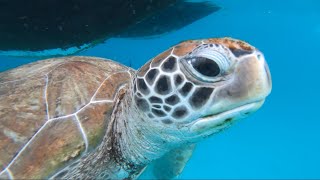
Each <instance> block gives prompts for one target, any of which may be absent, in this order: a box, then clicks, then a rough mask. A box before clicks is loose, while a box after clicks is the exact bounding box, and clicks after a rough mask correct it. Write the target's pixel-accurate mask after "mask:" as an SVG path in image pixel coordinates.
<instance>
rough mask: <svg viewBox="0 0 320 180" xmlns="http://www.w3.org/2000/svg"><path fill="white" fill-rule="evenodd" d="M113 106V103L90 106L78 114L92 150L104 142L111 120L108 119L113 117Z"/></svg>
mask: <svg viewBox="0 0 320 180" xmlns="http://www.w3.org/2000/svg"><path fill="white" fill-rule="evenodd" d="M112 106H113V103H111V102H107V103H97V104H90V105H89V106H87V107H86V108H84V109H83V110H82V111H80V112H79V113H78V114H77V116H78V118H79V121H80V122H81V124H82V126H83V128H84V131H85V132H86V135H87V139H88V143H89V144H88V146H89V149H90V150H91V149H94V148H96V147H97V146H98V145H99V144H100V142H101V141H102V139H103V136H104V134H105V132H106V129H107V128H106V127H107V125H108V123H109V120H110V119H106V117H110V116H111V113H112Z"/></svg>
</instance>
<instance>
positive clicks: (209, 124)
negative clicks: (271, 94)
mask: <svg viewBox="0 0 320 180" xmlns="http://www.w3.org/2000/svg"><path fill="white" fill-rule="evenodd" d="M263 103H264V99H263V100H259V101H255V102H251V103H247V104H244V105H241V106H238V107H235V108H232V109H229V110H226V111H223V112H219V113H215V114H210V115H207V116H203V117H201V118H199V119H198V120H196V121H195V122H194V123H193V124H192V125H191V127H190V131H191V132H194V133H197V134H198V133H203V132H206V133H209V134H212V133H214V132H216V131H220V130H222V129H224V128H226V127H228V126H229V125H230V124H231V123H232V122H234V121H235V120H237V119H242V118H245V117H247V116H249V114H251V113H252V112H254V111H256V110H258V109H259V108H260V107H261V106H262V104H263Z"/></svg>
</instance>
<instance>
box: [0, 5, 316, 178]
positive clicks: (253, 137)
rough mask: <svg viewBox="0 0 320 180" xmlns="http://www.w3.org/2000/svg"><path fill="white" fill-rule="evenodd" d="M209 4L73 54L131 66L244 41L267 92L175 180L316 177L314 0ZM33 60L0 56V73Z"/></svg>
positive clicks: (207, 144) (199, 148)
mask: <svg viewBox="0 0 320 180" xmlns="http://www.w3.org/2000/svg"><path fill="white" fill-rule="evenodd" d="M212 2H214V3H215V4H217V5H219V6H220V7H221V8H222V9H221V10H220V11H218V12H217V13H214V14H212V15H210V16H208V17H206V18H203V19H201V20H199V21H196V22H195V23H193V24H191V25H189V26H187V27H185V28H183V29H180V30H178V31H175V32H172V33H168V34H165V35H162V36H159V37H154V38H148V39H118V38H113V39H109V40H108V41H106V42H105V43H104V44H100V45H98V46H95V47H93V48H91V49H88V50H86V51H84V52H81V53H80V54H81V55H90V56H99V57H105V58H109V59H113V60H117V61H119V62H121V63H123V64H125V65H128V66H129V65H130V66H131V67H133V68H135V69H137V68H139V67H140V66H142V65H143V64H144V63H145V62H147V60H149V59H150V58H152V57H154V56H155V55H157V54H158V53H160V52H162V51H164V50H165V49H167V48H168V47H170V46H172V45H174V44H176V43H179V42H180V41H182V40H187V39H199V38H209V37H224V36H230V37H234V38H238V39H242V40H245V41H247V42H249V43H250V44H252V45H254V46H256V47H257V48H258V49H260V50H261V51H262V52H263V53H264V55H265V58H266V60H267V62H268V64H269V67H270V71H271V75H272V80H273V90H272V93H271V95H270V96H269V97H268V98H267V101H266V102H265V104H264V106H263V107H262V108H261V109H260V110H259V111H258V112H256V113H255V114H254V115H252V116H251V117H249V118H247V119H244V120H242V121H241V122H238V123H236V124H235V125H234V126H233V127H231V128H230V129H228V130H227V131H224V132H222V133H220V134H217V135H216V136H213V137H211V138H210V139H207V140H205V141H203V142H201V143H199V145H198V146H197V149H196V151H195V153H194V156H193V158H192V159H191V160H190V162H189V164H188V165H187V166H186V168H185V170H184V172H183V174H182V175H181V176H180V178H181V179H199V178H201V179H202V178H210V179H212V178H219V179H220V178H236V179H239V178H264V179H269V178H286V179H288V178H290V179H291V178H320V118H319V115H318V114H317V112H319V110H318V109H319V108H320V106H319V101H320V95H319V92H320V75H319V67H320V59H319V57H318V52H319V51H320V45H319V42H320V1H318V0H281V1H279V0H268V1H267V0H260V1H255V0H241V1H235V0H212ZM190 13H192V12H190ZM37 59H38V58H16V57H4V56H3V57H0V71H3V70H6V69H9V68H13V67H16V66H18V65H22V64H26V63H28V62H32V61H34V60H37Z"/></svg>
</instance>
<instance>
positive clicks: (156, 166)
mask: <svg viewBox="0 0 320 180" xmlns="http://www.w3.org/2000/svg"><path fill="white" fill-rule="evenodd" d="M194 149H195V144H191V145H186V146H182V147H179V148H177V149H173V150H171V151H169V152H168V153H167V154H165V155H164V156H163V157H161V158H160V159H157V160H155V161H154V162H153V163H152V164H150V165H149V167H148V168H147V170H146V172H144V174H143V175H142V176H141V177H140V178H141V179H173V178H176V177H177V176H178V175H180V174H181V172H182V170H183V169H184V167H185V165H186V164H187V162H188V161H189V159H190V158H191V155H192V153H193V151H194Z"/></svg>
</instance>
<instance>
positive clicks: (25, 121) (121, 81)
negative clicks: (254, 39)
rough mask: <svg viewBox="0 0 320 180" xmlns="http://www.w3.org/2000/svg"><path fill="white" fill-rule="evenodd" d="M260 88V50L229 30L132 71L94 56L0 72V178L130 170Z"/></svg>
mask: <svg viewBox="0 0 320 180" xmlns="http://www.w3.org/2000/svg"><path fill="white" fill-rule="evenodd" d="M270 91H271V79H270V74H269V70H268V67H267V64H266V62H265V60H264V57H263V55H262V54H261V53H260V52H259V51H258V50H257V49H255V48H254V47H252V46H250V45H249V44H247V43H244V42H242V41H239V40H234V39H230V38H221V39H205V40H194V41H186V42H183V43H180V44H178V45H176V46H174V47H172V48H170V49H169V50H167V51H165V52H163V53H162V54H160V55H158V56H157V57H155V58H154V59H152V60H151V61H149V62H148V63H147V64H146V65H144V66H143V67H142V68H141V69H139V70H138V71H137V72H136V71H134V70H133V69H131V68H128V67H125V66H122V65H120V64H118V63H116V62H113V61H110V60H104V59H99V58H94V57H66V58H54V59H50V60H44V61H39V62H35V63H32V64H28V65H25V66H22V67H19V68H16V69H13V70H10V71H7V72H3V73H1V74H0V168H1V169H0V178H6V179H43V178H67V179H71V178H72V179H74V178H81V179H82V178H105V179H114V178H123V179H124V178H136V177H138V176H139V175H140V173H141V172H142V171H143V170H144V169H145V167H146V166H148V165H149V164H150V163H151V162H156V161H157V160H161V159H162V160H163V158H164V157H167V159H166V160H165V161H162V162H167V164H168V163H171V162H172V161H171V160H170V159H169V160H168V158H172V157H174V156H170V154H168V153H169V152H179V153H180V152H181V150H180V149H181V148H182V147H192V148H194V146H193V144H194V143H196V142H198V141H199V140H201V139H203V138H204V137H207V136H209V135H212V134H214V133H216V132H219V131H220V130H222V129H224V128H225V127H228V126H229V125H230V124H231V122H233V121H234V120H236V119H240V118H244V117H246V116H248V114H249V113H250V112H253V111H255V110H257V109H258V108H259V107H260V106H261V105H262V104H263V102H264V99H265V98H266V96H267V95H268V94H269V93H270ZM191 153H192V151H189V153H188V155H186V156H183V157H185V158H190V155H191ZM177 159H179V158H177ZM180 159H181V162H184V163H185V162H186V160H185V159H183V158H180ZM159 164H161V163H158V165H159ZM181 164H182V163H181ZM168 167H169V166H168ZM182 167H183V166H182ZM182 169H183V168H178V169H177V170H176V171H177V172H178V173H174V172H173V173H168V174H169V175H168V176H166V178H172V177H173V176H176V175H177V174H179V173H180V172H181V171H182ZM164 170H166V169H165V168H164ZM168 171H169V170H168ZM170 172H171V171H170ZM155 174H156V175H155V176H156V177H158V178H161V175H157V174H159V173H155Z"/></svg>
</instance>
